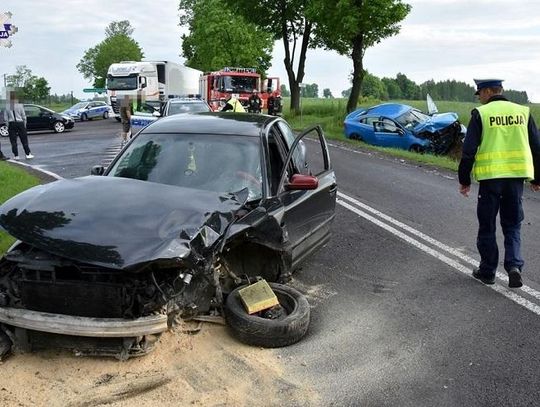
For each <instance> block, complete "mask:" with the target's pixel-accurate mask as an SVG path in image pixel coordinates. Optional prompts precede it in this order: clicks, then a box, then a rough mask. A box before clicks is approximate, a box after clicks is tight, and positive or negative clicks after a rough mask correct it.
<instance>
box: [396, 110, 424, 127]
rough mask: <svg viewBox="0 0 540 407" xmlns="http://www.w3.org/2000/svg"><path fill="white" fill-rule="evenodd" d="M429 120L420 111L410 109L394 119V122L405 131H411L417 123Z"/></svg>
mask: <svg viewBox="0 0 540 407" xmlns="http://www.w3.org/2000/svg"><path fill="white" fill-rule="evenodd" d="M428 120H429V116H428V115H427V114H425V113H422V112H421V111H420V110H416V109H411V110H409V111H408V112H406V113H403V114H402V115H401V116H399V117H397V118H396V121H397V122H398V123H399V124H401V125H402V126H403V127H405V128H406V129H412V128H414V127H416V125H417V124H419V123H424V122H426V121H428Z"/></svg>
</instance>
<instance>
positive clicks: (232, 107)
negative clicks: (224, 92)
mask: <svg viewBox="0 0 540 407" xmlns="http://www.w3.org/2000/svg"><path fill="white" fill-rule="evenodd" d="M221 111H222V112H228V111H231V112H241V113H245V112H246V109H244V106H242V103H240V101H239V100H238V99H236V98H235V97H234V96H230V97H229V98H228V99H227V102H226V103H225V106H223V108H222V109H221Z"/></svg>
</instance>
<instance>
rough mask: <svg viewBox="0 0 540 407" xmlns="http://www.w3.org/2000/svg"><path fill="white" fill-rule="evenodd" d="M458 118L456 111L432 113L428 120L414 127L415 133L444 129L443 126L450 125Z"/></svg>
mask: <svg viewBox="0 0 540 407" xmlns="http://www.w3.org/2000/svg"><path fill="white" fill-rule="evenodd" d="M457 120H458V116H457V114H456V113H453V112H449V113H440V114H434V115H433V116H431V117H430V118H429V120H427V121H425V122H423V123H418V124H417V125H416V126H415V127H414V132H415V133H422V132H426V131H427V132H430V133H435V132H436V131H438V130H441V129H444V128H445V127H448V126H450V125H451V124H452V123H455V122H456V121H457Z"/></svg>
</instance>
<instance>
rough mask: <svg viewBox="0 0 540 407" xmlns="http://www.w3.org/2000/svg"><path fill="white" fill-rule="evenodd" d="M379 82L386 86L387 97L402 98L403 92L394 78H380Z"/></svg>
mask: <svg viewBox="0 0 540 407" xmlns="http://www.w3.org/2000/svg"><path fill="white" fill-rule="evenodd" d="M381 82H382V83H384V86H386V91H387V92H388V99H403V94H402V93H401V88H400V87H399V85H398V83H397V82H396V80H395V79H392V78H382V79H381Z"/></svg>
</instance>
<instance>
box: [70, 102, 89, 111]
mask: <svg viewBox="0 0 540 407" xmlns="http://www.w3.org/2000/svg"><path fill="white" fill-rule="evenodd" d="M87 104H88V102H80V103H77V104H76V105H73V106H71V109H82V108H84V107H86V105H87Z"/></svg>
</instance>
